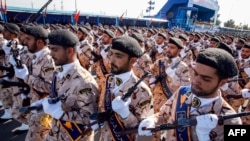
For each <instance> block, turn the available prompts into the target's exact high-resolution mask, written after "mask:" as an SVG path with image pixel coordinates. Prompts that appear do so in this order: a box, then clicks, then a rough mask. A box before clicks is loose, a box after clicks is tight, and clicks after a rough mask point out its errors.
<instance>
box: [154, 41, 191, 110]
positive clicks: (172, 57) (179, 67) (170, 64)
mask: <svg viewBox="0 0 250 141" xmlns="http://www.w3.org/2000/svg"><path fill="white" fill-rule="evenodd" d="M181 49H183V44H182V42H181V40H180V39H178V38H170V39H169V43H168V45H167V47H166V48H165V50H164V53H165V55H166V57H164V58H161V59H159V60H157V61H156V62H155V63H154V65H153V66H152V73H153V75H154V77H152V78H151V80H150V87H151V88H152V93H153V97H154V104H153V105H154V111H155V112H158V111H159V110H160V107H161V106H162V104H164V103H165V102H166V100H167V99H168V98H170V97H171V95H172V94H173V93H174V92H175V91H176V90H177V89H178V88H179V87H180V86H183V85H189V84H190V76H189V70H188V69H189V68H188V66H187V64H185V63H184V62H183V61H182V60H181V58H180V57H179V54H180V51H181ZM164 74H165V75H166V76H164ZM164 77H165V78H164ZM161 79H164V80H161Z"/></svg>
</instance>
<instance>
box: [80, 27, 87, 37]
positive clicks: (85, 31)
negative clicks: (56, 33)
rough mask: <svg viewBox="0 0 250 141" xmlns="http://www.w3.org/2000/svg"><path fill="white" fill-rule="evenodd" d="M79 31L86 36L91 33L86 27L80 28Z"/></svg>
mask: <svg viewBox="0 0 250 141" xmlns="http://www.w3.org/2000/svg"><path fill="white" fill-rule="evenodd" d="M79 31H81V32H82V33H84V34H86V35H89V32H88V31H87V30H86V28H84V27H79Z"/></svg>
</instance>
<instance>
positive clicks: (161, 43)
mask: <svg viewBox="0 0 250 141" xmlns="http://www.w3.org/2000/svg"><path fill="white" fill-rule="evenodd" d="M166 39H167V38H166V35H165V34H164V33H158V35H157V37H156V44H155V45H154V46H153V47H152V50H151V52H150V53H149V55H150V57H151V59H152V61H153V62H155V61H156V60H158V59H160V58H163V57H164V53H163V50H164V48H165V47H167V45H166V44H165V41H166Z"/></svg>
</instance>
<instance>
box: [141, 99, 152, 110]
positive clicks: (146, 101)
mask: <svg viewBox="0 0 250 141" xmlns="http://www.w3.org/2000/svg"><path fill="white" fill-rule="evenodd" d="M150 102H151V100H150V99H148V100H145V101H143V102H141V103H140V104H139V106H140V108H142V107H144V106H145V105H147V104H148V103H150Z"/></svg>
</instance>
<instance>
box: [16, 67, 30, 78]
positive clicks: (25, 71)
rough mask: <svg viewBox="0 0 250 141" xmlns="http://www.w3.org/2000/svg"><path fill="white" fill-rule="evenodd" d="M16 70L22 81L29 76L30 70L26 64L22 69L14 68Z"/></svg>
mask: <svg viewBox="0 0 250 141" xmlns="http://www.w3.org/2000/svg"><path fill="white" fill-rule="evenodd" d="M14 70H15V75H16V77H17V78H20V79H24V78H25V77H26V76H27V75H28V74H29V71H28V68H27V66H26V65H25V64H23V68H22V69H18V68H16V67H14Z"/></svg>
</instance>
